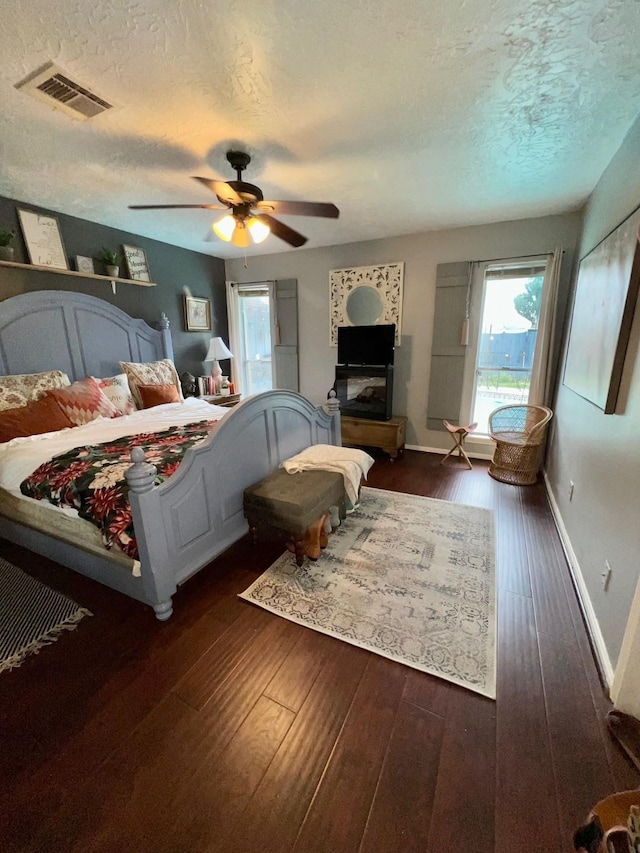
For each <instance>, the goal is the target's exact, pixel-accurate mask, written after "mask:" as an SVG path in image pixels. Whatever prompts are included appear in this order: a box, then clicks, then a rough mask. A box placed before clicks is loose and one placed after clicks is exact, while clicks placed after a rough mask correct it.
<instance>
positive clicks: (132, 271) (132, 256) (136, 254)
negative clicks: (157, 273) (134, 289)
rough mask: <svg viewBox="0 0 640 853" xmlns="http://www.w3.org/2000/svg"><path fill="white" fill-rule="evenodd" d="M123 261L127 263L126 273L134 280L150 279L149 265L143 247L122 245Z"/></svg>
mask: <svg viewBox="0 0 640 853" xmlns="http://www.w3.org/2000/svg"><path fill="white" fill-rule="evenodd" d="M122 251H123V253H124V259H125V263H126V265H127V275H128V276H129V278H132V279H133V280H134V281H151V276H150V275H149V265H148V263H147V256H146V255H145V253H144V249H139V248H138V247H137V246H125V245H123V246H122Z"/></svg>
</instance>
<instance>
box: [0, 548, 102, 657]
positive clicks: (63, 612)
mask: <svg viewBox="0 0 640 853" xmlns="http://www.w3.org/2000/svg"><path fill="white" fill-rule="evenodd" d="M91 615H92V614H91V613H90V612H89V611H88V610H85V608H84V607H79V606H78V605H77V604H76V603H75V601H71V599H70V598H67V597H66V596H65V595H62V594H61V593H59V592H55V591H54V590H52V589H49V587H48V586H45V585H44V584H42V583H40V582H39V581H37V580H35V579H34V578H32V577H30V576H29V575H27V574H25V573H24V572H23V571H22V570H21V569H17V568H16V567H15V566H12V565H11V563H7V561H6V560H3V559H1V558H0V672H3V671H4V670H5V669H14V668H15V667H17V666H20V664H21V663H22V662H23V661H24V659H25V658H26V657H27V655H30V654H34V653H35V654H37V653H38V652H39V651H40V649H41V648H42V647H43V646H48V645H50V644H51V643H53V642H55V641H56V640H57V639H58V636H59V635H60V633H61V632H62V631H73V629H74V628H75V627H76V625H77V624H78V622H79V621H80V620H81V619H82V617H83V616H91Z"/></svg>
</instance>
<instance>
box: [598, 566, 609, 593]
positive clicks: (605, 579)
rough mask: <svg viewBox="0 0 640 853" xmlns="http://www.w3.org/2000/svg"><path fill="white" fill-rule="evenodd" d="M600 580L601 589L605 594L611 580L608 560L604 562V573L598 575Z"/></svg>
mask: <svg viewBox="0 0 640 853" xmlns="http://www.w3.org/2000/svg"><path fill="white" fill-rule="evenodd" d="M600 577H601V578H602V589H603V590H604V591H605V592H606V591H607V589H608V588H609V581H610V580H611V566H610V565H609V560H605V561H604V572H602V574H601V575H600Z"/></svg>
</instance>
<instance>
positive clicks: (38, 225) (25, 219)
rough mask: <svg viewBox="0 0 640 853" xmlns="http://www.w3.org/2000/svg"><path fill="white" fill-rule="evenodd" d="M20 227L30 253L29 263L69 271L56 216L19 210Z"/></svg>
mask: <svg viewBox="0 0 640 853" xmlns="http://www.w3.org/2000/svg"><path fill="white" fill-rule="evenodd" d="M18 217H19V218H20V227H21V228H22V233H23V235H24V242H25V244H26V247H27V252H28V253H29V262H30V263H32V264H34V265H35V266H39V267H53V268H54V269H58V270H68V269H69V264H68V263H67V255H66V253H65V251H64V246H63V245H62V235H61V234H60V226H59V225H58V220H57V219H56V218H55V216H45V215H44V214H42V213H36V212H35V211H33V210H21V209H20V208H18Z"/></svg>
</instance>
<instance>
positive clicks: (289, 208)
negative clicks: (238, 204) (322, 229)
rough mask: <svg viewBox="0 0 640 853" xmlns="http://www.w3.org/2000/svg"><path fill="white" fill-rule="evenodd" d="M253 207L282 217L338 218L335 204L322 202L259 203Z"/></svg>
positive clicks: (338, 213) (338, 214)
mask: <svg viewBox="0 0 640 853" xmlns="http://www.w3.org/2000/svg"><path fill="white" fill-rule="evenodd" d="M253 207H255V208H256V209H257V210H264V211H269V213H279V214H281V215H282V216H324V217H325V218H327V219H337V218H338V217H339V216H340V211H339V210H338V208H337V207H336V206H335V204H327V203H325V202H322V201H260V202H258V203H257V204H254V205H253Z"/></svg>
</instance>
